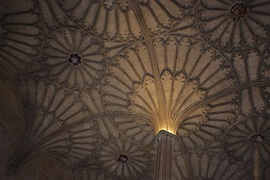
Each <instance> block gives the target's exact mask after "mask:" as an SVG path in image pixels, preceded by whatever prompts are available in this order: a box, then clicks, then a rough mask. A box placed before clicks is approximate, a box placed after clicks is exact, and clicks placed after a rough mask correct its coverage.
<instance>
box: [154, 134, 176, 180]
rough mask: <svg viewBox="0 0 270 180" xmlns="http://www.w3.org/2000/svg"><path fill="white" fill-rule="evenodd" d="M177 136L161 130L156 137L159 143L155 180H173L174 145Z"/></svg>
mask: <svg viewBox="0 0 270 180" xmlns="http://www.w3.org/2000/svg"><path fill="white" fill-rule="evenodd" d="M175 141H176V136H175V135H173V134H171V133H169V132H167V131H164V130H161V131H159V133H158V134H157V136H156V142H157V143H158V150H157V161H156V172H155V180H169V179H172V161H173V145H174V143H175Z"/></svg>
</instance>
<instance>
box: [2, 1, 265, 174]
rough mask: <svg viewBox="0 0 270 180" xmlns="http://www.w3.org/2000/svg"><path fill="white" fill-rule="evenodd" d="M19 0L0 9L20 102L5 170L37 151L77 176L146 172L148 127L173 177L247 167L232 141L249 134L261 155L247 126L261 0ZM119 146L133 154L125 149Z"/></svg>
mask: <svg viewBox="0 0 270 180" xmlns="http://www.w3.org/2000/svg"><path fill="white" fill-rule="evenodd" d="M23 3H24V2H14V3H13V1H12V3H11V4H9V5H8V6H7V7H6V8H5V9H1V12H4V13H3V18H1V26H2V27H1V29H2V30H4V31H3V32H1V33H0V38H2V41H3V42H4V44H5V47H4V46H1V47H0V52H1V56H0V59H1V61H0V64H1V66H5V67H6V68H7V69H8V70H9V72H11V73H12V75H14V77H15V79H16V83H17V85H19V90H20V95H21V99H22V101H23V106H24V111H25V121H24V123H25V132H24V134H23V138H24V140H25V141H22V142H23V143H22V144H20V146H19V147H18V149H17V151H16V153H15V155H14V158H12V159H11V167H10V170H11V171H10V172H13V170H14V169H16V170H18V171H19V168H17V167H20V166H21V165H22V164H24V162H23V160H21V159H25V161H32V159H33V158H34V157H35V156H40V155H42V154H46V155H49V156H53V157H55V158H57V159H59V160H61V161H63V162H64V163H65V164H66V165H68V166H69V167H70V168H73V169H74V170H73V173H74V177H76V178H78V179H89V178H90V177H95V178H101V179H110V178H111V179H121V178H124V177H125V178H126V177H130V178H132V177H137V176H139V177H140V178H144V179H145V178H146V179H151V178H153V173H152V171H153V168H152V167H153V166H151V167H150V166H149V168H147V167H146V166H145V165H147V164H148V163H149V165H150V164H151V165H153V164H154V163H155V161H154V160H153V159H151V158H152V156H153V155H155V152H156V147H155V145H153V139H154V136H155V134H156V133H157V131H158V130H160V129H166V130H170V129H172V128H171V127H173V130H171V131H172V132H174V133H175V134H176V137H177V138H178V139H177V144H178V145H179V146H180V148H179V149H177V148H174V149H173V151H174V152H175V153H176V156H177V158H178V159H180V161H178V159H177V158H176V160H175V161H174V162H173V163H172V167H173V177H174V178H175V179H178V177H179V176H181V177H183V178H184V179H192V178H193V179H203V178H204V179H211V178H212V179H213V178H220V177H224V178H232V177H236V178H238V179H241V178H242V179H246V177H247V176H251V177H252V176H253V175H252V174H250V173H251V171H250V169H251V168H252V167H253V166H252V165H251V164H248V165H246V166H245V162H247V161H246V159H250V157H251V156H252V155H251V153H250V151H244V153H243V149H241V147H239V144H241V143H242V147H243V148H245V149H248V147H250V146H252V143H251V142H250V139H255V140H254V141H256V140H257V139H256V138H254V137H256V136H258V137H264V138H261V139H263V142H262V143H260V144H259V145H258V146H259V151H261V152H262V153H261V156H260V159H262V162H263V163H264V166H265V167H267V165H269V161H268V160H267V159H265V157H267V156H269V147H268V137H267V136H265V134H267V132H265V131H267V130H266V129H264V128H261V131H255V129H256V127H259V126H260V127H262V126H263V125H265V127H267V125H268V124H267V122H266V121H265V119H261V118H260V117H268V114H269V107H270V105H269V104H270V103H269V97H270V95H269V94H270V91H269V87H270V84H269V48H268V45H269V42H268V41H269V40H268V37H269V13H268V12H267V8H269V2H268V1H266V0H261V1H247V2H238V3H235V2H234V1H226V2H225V1H223V0H205V1H201V2H195V1H191V0H185V1H177V0H173V1H170V2H166V1H141V0H127V1H126V0H125V1H120V0H119V1H118V0H117V1H107V0H104V1H96V0H94V1H85V0H75V1H65V0H64V1H60V0H57V1H41V0H38V1H37V2H32V1H27V3H25V4H23ZM13 4H14V5H16V4H18V5H17V6H13ZM13 7H14V9H13ZM222 18H223V19H224V21H225V23H224V21H222ZM25 19H27V20H28V21H29V22H28V21H27V22H25V24H23V22H24V20H25ZM6 30H8V31H6ZM241 34H243V35H241ZM16 38H17V39H16ZM15 39H16V41H14V40H15ZM23 39H24V40H23ZM0 41H1V39H0ZM29 42H32V43H29ZM236 51H237V52H236ZM14 72H15V73H14ZM17 73H19V74H20V75H17ZM44 79H46V80H44ZM179 102H181V103H179ZM173 107H175V108H173ZM262 114H263V115H262ZM253 115H254V118H253V117H252V116H253ZM248 117H252V118H250V119H248ZM255 117H258V118H259V119H258V120H256V118H255ZM245 118H246V119H245ZM243 119H245V120H243ZM239 121H240V122H241V123H243V124H242V125H241V123H239ZM250 122H252V123H253V124H252V123H250ZM39 125H40V126H39ZM252 128H253V129H254V132H253V133H249V134H248V135H247V136H245V135H246V134H247V133H245V132H246V131H247V132H249V131H250V129H252ZM241 132H243V134H241ZM56 134H57V135H59V136H54V135H56ZM32 135H37V136H36V137H35V136H33V137H31V136H32ZM240 136H241V137H242V138H244V139H246V140H247V141H249V142H246V143H247V144H243V143H244V142H239V143H238V141H237V138H239V137H240ZM120 139H121V141H120ZM111 141H113V142H114V143H113V144H112V143H111ZM108 142H109V143H108ZM108 144H111V145H108ZM255 144H257V143H255ZM32 145H33V146H32ZM253 145H254V144H253ZM110 146H114V148H113V149H114V150H120V149H121V148H122V149H124V150H125V149H128V150H127V152H122V151H117V152H115V153H114V152H112V151H111V150H110V149H108V148H109V147H110ZM29 147H31V148H29ZM32 147H33V148H32ZM131 149H134V151H135V150H136V152H143V153H141V154H140V153H139V155H138V156H137V155H135V156H134V157H136V158H135V160H134V157H133V155H134V154H136V152H133V151H130V150H131ZM98 151H99V152H98ZM201 151H203V153H202V152H201ZM25 152H26V153H25ZM205 152H206V153H205ZM223 152H226V154H225V155H227V156H226V157H225V156H224V154H222V153H223ZM119 154H122V155H127V157H128V160H127V161H125V163H120V162H119V161H118V156H119ZM150 154H151V155H150ZM59 155H61V156H59ZM149 155H150V156H151V157H150V156H149ZM241 155H242V156H241ZM146 159H147V162H146ZM203 161H205V162H207V163H208V164H207V166H205V168H206V169H204V167H203V166H201V163H202V162H203ZM195 164H198V166H196V165H195ZM213 165H217V166H216V167H213ZM230 166H232V167H235V169H237V170H235V169H234V168H231V169H230V168H229V167H230ZM240 169H242V170H241V172H240ZM238 170H239V171H238ZM142 172H143V173H142ZM191 172H194V175H192V173H191Z"/></svg>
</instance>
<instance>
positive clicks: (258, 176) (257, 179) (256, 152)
mask: <svg viewBox="0 0 270 180" xmlns="http://www.w3.org/2000/svg"><path fill="white" fill-rule="evenodd" d="M259 148H260V147H259V144H255V150H254V160H253V161H254V180H261V179H262V171H261V167H260V155H259V151H260V149H259Z"/></svg>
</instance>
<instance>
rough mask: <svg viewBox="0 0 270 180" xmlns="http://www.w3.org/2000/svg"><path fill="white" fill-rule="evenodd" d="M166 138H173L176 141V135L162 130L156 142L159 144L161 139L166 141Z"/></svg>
mask: <svg viewBox="0 0 270 180" xmlns="http://www.w3.org/2000/svg"><path fill="white" fill-rule="evenodd" d="M164 138H171V139H173V140H175V139H176V135H174V134H172V133H170V132H168V131H165V130H161V131H159V132H158V134H157V135H156V137H155V142H156V143H158V142H159V141H160V140H161V139H164Z"/></svg>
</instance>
